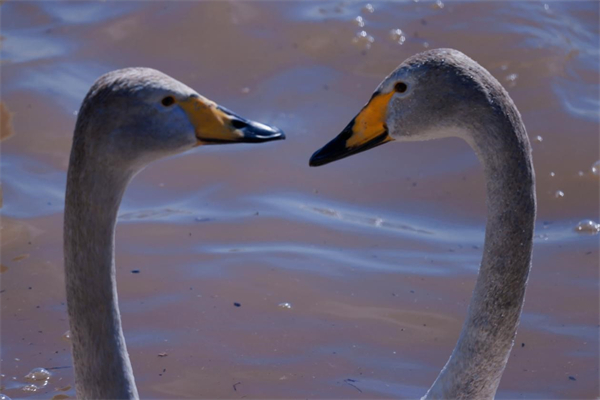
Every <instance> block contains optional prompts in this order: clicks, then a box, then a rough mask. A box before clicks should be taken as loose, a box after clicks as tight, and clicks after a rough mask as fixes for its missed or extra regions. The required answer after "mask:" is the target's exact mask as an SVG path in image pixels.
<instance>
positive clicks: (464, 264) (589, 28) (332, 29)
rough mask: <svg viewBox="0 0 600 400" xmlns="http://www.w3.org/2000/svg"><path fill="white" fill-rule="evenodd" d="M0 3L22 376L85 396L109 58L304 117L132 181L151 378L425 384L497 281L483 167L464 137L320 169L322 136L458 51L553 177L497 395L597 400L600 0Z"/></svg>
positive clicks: (247, 108) (220, 390) (127, 271)
mask: <svg viewBox="0 0 600 400" xmlns="http://www.w3.org/2000/svg"><path fill="white" fill-rule="evenodd" d="M0 12H1V25H2V26H1V31H0V33H1V35H2V41H1V42H0V45H1V60H2V61H1V62H2V64H1V74H2V75H1V79H2V99H1V100H2V108H1V115H0V117H1V120H2V126H1V131H2V138H3V141H2V149H1V151H2V158H1V168H2V170H1V172H2V191H3V206H2V209H1V215H2V221H1V229H2V230H1V234H2V254H1V258H2V259H1V264H2V267H1V275H0V277H1V293H0V299H1V310H2V314H1V316H2V327H1V328H2V332H1V334H2V335H1V344H2V360H1V373H2V383H1V386H2V393H5V394H6V395H7V396H9V397H11V398H13V399H15V398H36V399H47V398H51V397H53V396H58V397H56V398H57V399H59V398H64V397H61V396H65V395H67V396H71V397H74V395H75V391H74V388H73V384H74V379H73V369H72V367H71V354H70V349H69V346H70V344H69V341H68V339H65V338H64V337H63V335H64V334H65V332H66V331H67V329H68V321H67V315H66V307H65V293H64V287H63V286H64V279H63V258H62V257H63V254H62V219H63V203H64V190H65V180H66V168H67V163H68V156H69V151H70V145H71V138H72V132H73V127H74V123H75V119H76V113H77V110H78V108H79V105H80V103H81V101H82V99H83V97H84V96H85V94H86V92H87V90H88V88H89V87H90V86H91V84H92V83H93V82H94V80H95V79H96V78H97V77H98V76H100V75H101V74H103V73H105V72H107V71H110V70H113V69H117V68H122V67H128V66H148V67H153V68H157V69H159V70H161V71H163V72H165V73H167V74H169V75H171V76H173V77H175V78H177V79H179V80H181V81H182V82H184V83H186V84H187V85H189V86H191V87H193V88H195V89H196V90H197V91H198V92H200V93H201V94H203V95H205V96H206V97H208V98H210V99H212V100H215V101H216V102H218V103H220V104H222V105H224V106H226V107H227V108H230V109H232V110H235V111H236V112H238V113H239V114H241V115H243V116H246V117H248V118H251V119H254V120H257V121H262V122H265V123H270V124H273V125H276V126H278V127H280V128H282V129H283V130H285V132H286V133H287V137H288V138H287V140H286V141H284V142H276V143H268V144H264V145H260V146H256V145H235V146H212V147H210V148H208V147H207V148H198V149H196V150H194V151H191V152H188V153H186V154H184V155H181V156H178V157H173V158H170V159H167V160H164V161H161V162H157V163H155V164H152V165H151V166H149V167H148V168H147V169H146V170H145V171H143V172H142V173H141V174H140V175H138V176H137V177H136V178H135V180H134V181H133V183H132V184H131V186H130V187H129V189H128V191H127V193H126V195H125V199H124V201H123V204H122V207H121V211H120V217H119V218H120V222H119V224H118V227H117V248H116V262H117V275H118V283H119V299H120V304H121V311H122V317H123V325H124V331H125V336H126V339H127V345H128V349H129V353H130V355H131V359H132V363H133V368H134V372H135V375H136V382H137V385H138V388H139V391H140V395H141V396H142V397H143V398H199V397H206V398H208V397H210V398H242V397H243V398H346V399H347V398H390V397H395V398H416V397H419V396H422V395H423V394H424V393H425V392H426V390H427V388H428V387H429V386H430V385H431V383H432V382H433V381H434V379H435V378H436V376H437V374H438V372H439V370H440V369H441V368H442V366H443V365H444V364H445V362H446V361H447V359H448V357H449V355H450V353H451V351H452V349H453V346H454V344H455V342H456V340H457V338H458V334H459V332H460V328H461V325H462V322H463V320H464V317H465V314H466V308H467V304H468V301H469V299H470V295H471V291H472V289H473V285H474V282H475V279H476V275H477V270H478V265H479V260H480V257H481V251H482V249H481V248H482V244H483V234H484V227H485V218H486V209H485V193H484V181H483V174H482V169H481V167H480V165H479V163H478V161H477V159H476V157H475V155H474V154H473V152H472V150H471V149H470V148H469V147H468V145H467V144H466V143H464V142H462V141H460V140H458V139H447V140H441V141H434V142H422V143H402V144H393V145H392V144H390V145H386V146H383V147H379V148H377V149H375V150H371V151H369V152H366V153H362V154H359V155H356V156H353V157H351V158H348V159H345V160H343V161H339V162H337V163H334V164H331V165H328V166H325V167H321V168H318V169H315V168H309V167H308V158H309V157H310V155H311V154H312V152H313V151H315V150H316V149H318V148H319V147H321V146H322V145H323V144H325V143H326V142H327V141H328V140H330V139H331V138H333V137H334V136H335V135H337V134H338V133H339V132H340V131H341V129H342V128H344V126H345V125H346V124H347V123H348V122H349V121H350V119H351V118H353V117H354V115H355V114H356V113H357V112H358V110H359V109H360V108H361V107H362V105H363V104H364V103H365V102H366V101H367V100H368V99H369V97H370V95H371V93H372V91H373V90H374V89H375V87H376V86H377V85H378V83H379V82H380V81H381V80H382V79H383V77H385V76H386V75H387V74H388V73H389V72H391V71H392V70H393V69H394V68H395V67H396V66H397V65H398V64H399V63H400V62H402V61H403V60H404V59H405V58H407V57H409V56H411V55H413V54H415V53H417V52H419V51H423V50H425V49H428V48H429V49H431V48H438V47H453V48H456V49H459V50H461V51H463V52H464V53H466V54H467V55H469V56H471V57H472V58H473V59H475V60H477V61H478V62H479V63H481V64H482V65H483V66H484V67H486V68H487V69H488V70H489V71H490V72H491V73H492V74H493V75H494V76H495V77H496V78H498V80H499V81H500V82H501V83H502V84H504V85H505V87H506V88H507V90H508V91H509V93H510V95H511V96H512V98H513V99H514V101H515V103H516V105H517V106H518V108H519V110H520V111H521V113H522V116H523V119H524V122H525V124H526V126H527V129H528V133H529V136H530V140H531V142H532V146H533V156H534V164H535V169H536V174H537V198H538V205H539V208H538V218H537V223H536V238H535V246H534V258H533V260H534V261H533V270H532V273H531V275H530V279H529V286H528V290H527V298H526V303H525V307H524V311H523V317H522V322H521V326H520V328H519V332H518V334H517V337H516V342H515V343H516V345H515V347H514V349H513V351H512V354H511V356H510V360H509V363H508V366H507V368H506V371H505V373H504V377H503V379H502V382H501V385H500V389H499V391H498V397H499V398H502V399H508V398H597V396H598V392H599V387H598V384H599V378H598V376H599V371H598V365H599V364H598V363H599V356H598V352H599V348H598V334H599V326H600V325H599V321H598V314H599V306H598V294H599V276H598V275H599V273H598V270H599V268H598V267H599V262H598V259H599V251H598V248H599V246H598V236H597V235H591V234H581V233H577V232H576V231H575V227H576V226H577V224H578V223H579V221H581V220H587V219H591V220H593V221H595V222H598V220H599V218H600V215H599V210H598V202H599V184H600V178H599V176H598V175H597V174H594V172H593V171H592V165H593V164H594V163H595V162H596V161H598V160H599V159H600V156H599V146H600V143H599V134H598V133H599V109H600V98H599V88H600V85H599V76H598V68H599V60H600V57H599V50H598V49H599V47H600V43H599V37H600V36H599V32H598V18H599V17H600V13H599V3H597V2H592V1H589V2H570V1H569V2H547V3H544V2H540V1H518V2H444V3H441V2H439V1H438V2H437V3H436V2H432V1H423V0H422V1H419V2H415V1H406V2H372V3H371V6H368V5H367V3H364V2H357V3H355V2H335V1H329V2H318V1H311V2H283V1H281V2H254V1H243V2H131V1H130V2H119V3H112V2H71V3H62V2H52V1H40V2H6V3H4V4H2V5H1V6H0ZM359 17H360V18H359ZM363 25H364V26H363ZM396 29H400V30H401V32H398V31H396ZM363 30H364V31H365V32H366V33H365V34H361V33H360V32H361V31H363ZM132 270H139V273H132V272H131V271H132ZM234 303H239V304H240V307H236V306H234ZM281 303H290V304H291V308H287V307H284V306H281ZM159 355H160V356H159ZM37 367H45V368H48V369H49V370H50V372H51V373H52V376H51V378H50V380H49V381H47V382H46V385H45V386H44V385H43V382H40V381H38V382H36V383H35V384H36V386H37V387H38V389H37V390H35V391H34V389H35V388H34V387H31V386H26V385H28V384H30V383H31V382H29V381H27V380H26V379H25V378H24V376H25V375H26V374H27V373H28V372H29V371H30V370H32V369H33V368H37Z"/></svg>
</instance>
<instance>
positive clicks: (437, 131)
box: [310, 49, 536, 399]
mask: <svg viewBox="0 0 600 400" xmlns="http://www.w3.org/2000/svg"><path fill="white" fill-rule="evenodd" d="M450 136H454V137H460V138H462V139H464V140H466V141H467V142H468V143H469V144H470V146H471V147H472V148H473V149H474V151H475V152H476V153H477V155H478V157H479V159H480V161H481V163H482V164H483V168H484V174H485V179H486V202H487V211H488V219H487V225H486V231H485V244H484V249H483V259H482V261H481V265H480V269H479V275H478V277H477V282H476V284H475V289H474V292H473V295H472V298H471V301H470V303H469V309H468V314H467V318H466V320H465V322H464V325H463V328H462V331H461V334H460V337H459V339H458V342H457V344H456V347H455V348H454V351H453V352H452V355H451V356H450V359H449V360H448V362H447V363H446V366H445V367H444V368H443V369H442V370H441V372H440V373H439V375H438V377H437V379H436V380H435V382H434V383H433V385H432V386H431V388H430V389H429V391H428V392H427V393H426V394H425V396H424V397H423V398H424V399H491V398H493V397H494V396H495V393H496V390H497V389H498V385H499V383H500V378H501V377H502V373H503V371H504V368H505V366H506V363H507V361H508V357H509V355H510V351H511V348H512V346H513V341H514V337H515V335H516V332H517V327H518V325H519V318H520V315H521V309H522V307H523V302H524V298H525V288H526V286H527V278H528V275H529V271H530V267H531V254H532V242H533V231H534V222H535V213H536V199H535V174H534V170H533V163H532V158H531V148H530V144H529V140H528V138H527V132H526V130H525V126H524V124H523V121H522V120H521V115H520V114H519V111H518V110H517V108H516V107H515V105H514V103H513V101H512V100H511V98H510V97H509V95H508V93H507V92H506V90H505V89H504V88H503V87H502V85H501V84H500V83H499V82H498V81H497V80H496V79H495V78H494V77H493V76H492V75H491V74H490V73H489V72H488V71H487V70H486V69H485V68H483V67H482V66H480V65H479V64H478V63H476V62H475V61H473V60H472V59H470V58H469V57H467V56H466V55H464V54H463V53H461V52H459V51H456V50H452V49H437V50H431V51H427V52H424V53H420V54H417V55H415V56H413V57H411V58H409V59H407V60H406V61H404V62H403V63H402V64H401V65H400V66H399V67H398V68H397V69H396V70H395V71H394V72H392V73H391V74H390V75H389V76H388V77H386V78H385V79H384V80H383V82H382V83H381V84H380V85H379V87H378V88H377V90H376V91H375V93H374V94H373V96H372V97H371V99H370V100H369V102H368V103H367V104H366V105H365V106H364V108H363V109H362V110H361V111H360V112H359V114H358V115H357V116H356V117H355V118H354V119H353V120H352V121H351V122H350V123H349V124H348V126H347V127H346V128H345V129H344V130H343V131H342V133H340V134H339V135H338V136H337V137H336V138H335V139H333V140H332V141H331V142H329V143H328V144H327V145H325V146H324V147H323V148H321V149H320V150H318V151H317V152H315V153H314V154H313V156H312V157H311V159H310V165H311V166H319V165H324V164H327V163H329V162H332V161H335V160H339V159H341V158H344V157H347V156H349V155H352V154H355V153H359V152H362V151H364V150H367V149H370V148H373V147H375V146H378V145H381V144H383V143H387V142H391V141H398V142H402V141H416V140H429V139H437V138H443V137H450Z"/></svg>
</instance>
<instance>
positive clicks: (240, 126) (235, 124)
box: [231, 118, 248, 129]
mask: <svg viewBox="0 0 600 400" xmlns="http://www.w3.org/2000/svg"><path fill="white" fill-rule="evenodd" d="M231 126H233V127H234V128H235V129H243V128H245V127H247V126H248V124H247V123H246V122H245V121H242V120H241V119H237V118H233V119H232V120H231Z"/></svg>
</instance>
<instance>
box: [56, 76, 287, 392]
mask: <svg viewBox="0 0 600 400" xmlns="http://www.w3.org/2000/svg"><path fill="white" fill-rule="evenodd" d="M283 138H285V136H284V134H283V132H281V131H280V130H278V129H277V128H273V127H269V126H267V125H264V124H260V123H257V122H252V121H249V120H246V119H244V118H242V117H240V116H238V115H236V114H234V113H233V112H231V111H229V110H227V109H225V108H223V107H220V106H218V105H217V104H215V103H214V102H212V101H210V100H208V99H206V98H204V97H202V96H200V95H199V94H198V93H196V92H195V91H194V90H192V89H190V88H189V87H187V86H186V85H184V84H182V83H180V82H178V81H177V80H175V79H173V78H171V77H169V76H167V75H165V74H163V73H161V72H159V71H156V70H153V69H149V68H128V69H122V70H117V71H113V72H109V73H108V74H106V75H103V76H102V77H100V78H99V79H98V80H97V81H96V83H94V85H93V86H92V88H91V89H90V90H89V92H88V94H87V96H86V98H85V100H84V101H83V103H82V105H81V109H80V111H79V114H78V118H77V122H76V126H75V132H74V135H73V146H72V149H71V158H70V161H69V170H68V175H67V192H66V200H65V223H64V254H65V282H66V294H67V308H68V313H69V323H70V329H71V341H72V346H73V364H74V367H75V386H76V391H77V398H79V399H137V398H138V393H137V389H136V386H135V381H134V376H133V372H132V368H131V363H130V361H129V356H128V353H127V348H126V345H125V339H124V336H123V331H122V328H121V317H120V314H119V306H118V298H117V286H116V279H115V264H114V232H115V223H116V219H117V211H118V209H119V204H120V202H121V198H122V196H123V193H124V192H125V189H126V187H127V185H128V183H129V181H130V180H131V179H132V178H133V176H134V175H135V174H136V173H138V172H139V171H140V170H141V169H143V168H144V167H145V166H146V165H147V164H148V163H150V162H152V161H154V160H157V159H160V158H163V157H166V156H169V155H171V154H176V153H180V152H183V151H186V150H189V149H191V148H193V147H196V146H200V145H207V144H219V143H233V142H266V141H270V140H277V139H283Z"/></svg>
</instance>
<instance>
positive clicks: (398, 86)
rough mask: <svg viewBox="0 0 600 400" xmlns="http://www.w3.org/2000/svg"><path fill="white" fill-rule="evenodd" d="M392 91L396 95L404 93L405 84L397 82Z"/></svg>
mask: <svg viewBox="0 0 600 400" xmlns="http://www.w3.org/2000/svg"><path fill="white" fill-rule="evenodd" d="M394 90H395V91H396V92H397V93H404V92H406V91H407V90H408V86H407V85H406V83H404V82H398V83H396V85H395V86H394Z"/></svg>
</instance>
